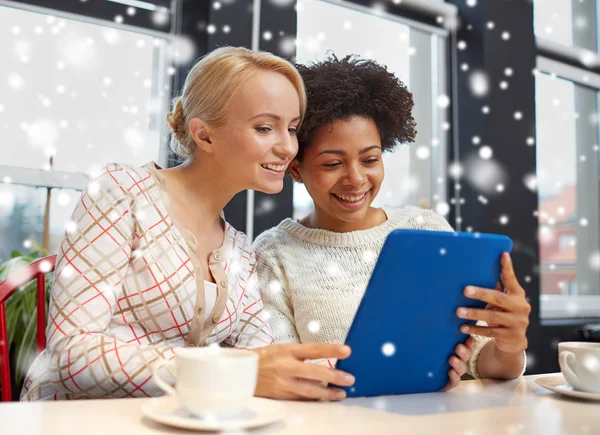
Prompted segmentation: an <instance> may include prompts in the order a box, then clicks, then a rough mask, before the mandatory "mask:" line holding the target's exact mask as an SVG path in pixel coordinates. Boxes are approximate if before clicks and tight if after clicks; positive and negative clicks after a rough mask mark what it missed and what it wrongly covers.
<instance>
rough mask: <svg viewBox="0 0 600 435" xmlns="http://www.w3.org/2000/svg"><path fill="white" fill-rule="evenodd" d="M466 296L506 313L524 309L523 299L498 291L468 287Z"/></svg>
mask: <svg viewBox="0 0 600 435" xmlns="http://www.w3.org/2000/svg"><path fill="white" fill-rule="evenodd" d="M464 295H465V296H466V297H468V298H470V299H477V300H480V301H483V302H487V303H488V304H490V305H492V306H494V307H498V308H502V309H504V310H506V311H511V312H512V311H515V310H518V309H521V308H523V307H522V303H521V300H520V299H521V298H519V297H517V298H515V297H514V295H509V294H506V293H503V292H500V291H498V290H490V289H487V288H482V287H474V286H467V287H465V290H464Z"/></svg>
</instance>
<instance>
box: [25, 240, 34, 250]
mask: <svg viewBox="0 0 600 435" xmlns="http://www.w3.org/2000/svg"><path fill="white" fill-rule="evenodd" d="M32 246H33V243H31V240H29V239H27V240H24V241H23V247H24V248H25V249H29V248H31V247H32Z"/></svg>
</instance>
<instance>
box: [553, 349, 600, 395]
mask: <svg viewBox="0 0 600 435" xmlns="http://www.w3.org/2000/svg"><path fill="white" fill-rule="evenodd" d="M558 362H559V364H560V370H561V372H562V374H563V376H564V377H565V380H566V381H567V383H568V384H569V385H570V386H571V387H573V388H574V389H576V390H579V391H584V392H587V393H600V343H584V342H577V341H571V342H564V343H559V344H558Z"/></svg>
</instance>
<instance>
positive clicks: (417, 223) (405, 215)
mask: <svg viewBox="0 0 600 435" xmlns="http://www.w3.org/2000/svg"><path fill="white" fill-rule="evenodd" d="M384 210H385V213H386V214H387V215H388V219H389V220H390V222H391V223H392V224H393V226H394V228H396V229H410V230H431V231H454V229H453V228H452V226H451V225H450V224H449V223H448V221H447V220H446V219H445V218H444V217H443V216H441V215H440V214H438V213H436V212H435V211H433V210H429V209H424V208H419V207H415V206H411V205H406V206H404V207H401V208H388V209H384Z"/></svg>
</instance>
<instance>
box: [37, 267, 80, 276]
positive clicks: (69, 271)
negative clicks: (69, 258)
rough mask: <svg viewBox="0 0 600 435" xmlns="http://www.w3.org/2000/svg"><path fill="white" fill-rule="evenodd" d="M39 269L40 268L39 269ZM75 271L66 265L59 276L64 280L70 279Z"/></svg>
mask: <svg viewBox="0 0 600 435" xmlns="http://www.w3.org/2000/svg"><path fill="white" fill-rule="evenodd" d="M40 269H41V267H40ZM74 272H75V270H74V269H73V266H70V265H67V266H65V267H63V269H62V271H61V275H62V276H64V277H65V278H71V277H72V276H73V274H74Z"/></svg>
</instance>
